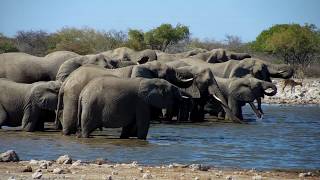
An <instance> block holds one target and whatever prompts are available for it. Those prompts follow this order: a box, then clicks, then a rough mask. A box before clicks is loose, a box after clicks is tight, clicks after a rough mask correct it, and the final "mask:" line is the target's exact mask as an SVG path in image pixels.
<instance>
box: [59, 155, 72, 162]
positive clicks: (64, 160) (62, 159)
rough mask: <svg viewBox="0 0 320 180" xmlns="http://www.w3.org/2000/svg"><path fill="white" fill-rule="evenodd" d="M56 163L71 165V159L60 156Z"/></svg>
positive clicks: (66, 156)
mask: <svg viewBox="0 0 320 180" xmlns="http://www.w3.org/2000/svg"><path fill="white" fill-rule="evenodd" d="M56 162H57V163H58V164H71V163H72V159H71V158H70V157H69V156H68V155H63V156H60V157H59V158H58V159H57V160H56Z"/></svg>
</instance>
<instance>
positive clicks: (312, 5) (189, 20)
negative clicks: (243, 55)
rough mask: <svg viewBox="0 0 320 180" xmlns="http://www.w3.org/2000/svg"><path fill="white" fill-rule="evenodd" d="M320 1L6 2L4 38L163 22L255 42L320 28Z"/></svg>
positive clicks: (1, 4)
mask: <svg viewBox="0 0 320 180" xmlns="http://www.w3.org/2000/svg"><path fill="white" fill-rule="evenodd" d="M319 9H320V0H219V1H218V0H0V33H3V34H4V35H6V36H11V37H13V36H14V35H15V33H16V32H17V31H19V30H45V31H48V32H55V31H57V30H59V29H61V28H62V27H77V28H81V27H90V28H95V29H97V30H106V31H108V30H123V31H127V30H128V29H130V28H131V29H140V30H143V31H147V30H150V29H152V28H155V27H157V26H159V25H160V24H162V23H170V24H173V25H176V24H178V23H180V24H183V25H186V26H188V27H189V29H190V32H191V34H192V37H197V38H200V39H215V40H219V41H221V40H224V39H225V36H226V35H236V36H239V37H240V38H241V39H242V40H243V41H244V42H248V41H252V40H255V38H256V37H257V35H259V33H260V32H261V31H263V30H265V29H267V28H269V27H271V26H272V25H275V24H284V23H299V24H302V25H303V24H305V23H312V24H315V25H316V26H317V27H319V28H320V10H319Z"/></svg>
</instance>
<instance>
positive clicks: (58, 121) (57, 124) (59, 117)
mask: <svg viewBox="0 0 320 180" xmlns="http://www.w3.org/2000/svg"><path fill="white" fill-rule="evenodd" d="M56 113H57V115H56V116H57V119H56V120H55V121H54V125H55V129H56V130H62V124H61V120H62V115H63V111H61V110H60V111H56Z"/></svg>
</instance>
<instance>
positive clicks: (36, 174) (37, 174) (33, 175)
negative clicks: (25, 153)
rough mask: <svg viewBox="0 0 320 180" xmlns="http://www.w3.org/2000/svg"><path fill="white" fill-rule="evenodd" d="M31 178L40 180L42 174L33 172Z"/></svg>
mask: <svg viewBox="0 0 320 180" xmlns="http://www.w3.org/2000/svg"><path fill="white" fill-rule="evenodd" d="M31 177H32V179H40V178H41V177H42V172H35V173H33V174H32V176H31Z"/></svg>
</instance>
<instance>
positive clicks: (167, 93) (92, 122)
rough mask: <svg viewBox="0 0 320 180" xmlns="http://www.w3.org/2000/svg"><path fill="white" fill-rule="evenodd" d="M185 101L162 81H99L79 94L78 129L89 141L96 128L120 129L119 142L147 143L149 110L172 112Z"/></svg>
mask: <svg viewBox="0 0 320 180" xmlns="http://www.w3.org/2000/svg"><path fill="white" fill-rule="evenodd" d="M184 98H187V97H184V96H182V95H181V92H180V90H179V89H178V88H177V87H176V86H174V85H172V84H170V83H169V82H168V81H166V80H163V79H157V78H154V79H145V78H131V79H120V78H115V77H106V76H105V77H99V78H96V79H93V80H91V81H90V82H89V83H88V84H87V85H86V86H85V88H84V89H83V90H82V92H81V94H80V97H79V106H78V123H79V124H78V126H81V135H82V137H89V134H90V133H91V132H92V131H94V130H95V129H96V128H101V127H106V128H119V127H122V134H121V138H129V136H137V137H138V139H146V137H147V134H148V130H149V121H150V106H153V107H156V108H171V106H172V105H173V103H174V102H175V101H182V100H183V99H184ZM133 132H134V133H133ZM132 134H134V135H132Z"/></svg>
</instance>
